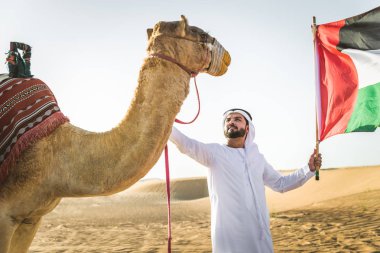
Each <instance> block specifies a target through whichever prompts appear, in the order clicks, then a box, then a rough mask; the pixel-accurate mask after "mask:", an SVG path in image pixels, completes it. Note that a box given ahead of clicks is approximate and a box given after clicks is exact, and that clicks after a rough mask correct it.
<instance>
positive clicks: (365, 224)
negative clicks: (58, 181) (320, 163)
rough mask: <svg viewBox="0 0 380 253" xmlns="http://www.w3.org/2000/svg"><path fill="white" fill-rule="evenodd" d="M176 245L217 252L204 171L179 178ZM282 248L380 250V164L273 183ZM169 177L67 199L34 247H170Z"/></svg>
mask: <svg viewBox="0 0 380 253" xmlns="http://www.w3.org/2000/svg"><path fill="white" fill-rule="evenodd" d="M171 187H172V193H171V194H172V235H173V240H172V252H211V240H210V211H209V209H210V204H209V199H208V193H207V184H206V179H205V178H187V179H177V180H173V182H172V186H171ZM267 201H268V206H269V209H270V212H271V231H272V235H273V242H274V249H275V252H380V166H375V167H360V168H359V167H357V168H345V169H335V170H334V169H332V170H324V171H322V172H321V180H320V181H319V182H316V181H315V180H314V179H312V180H310V181H309V182H308V183H307V184H306V185H304V186H303V187H301V188H299V189H296V190H294V191H291V192H288V193H284V194H279V193H274V192H273V191H271V190H269V189H268V190H267ZM166 240H167V209H166V191H165V183H164V182H163V181H161V180H146V181H142V182H139V183H137V184H135V185H134V186H133V187H131V188H129V189H128V190H126V191H124V192H121V193H119V194H116V195H113V196H109V197H95V198H80V199H64V200H63V201H62V202H61V203H60V205H59V206H58V207H57V208H56V209H55V210H54V211H53V212H51V213H50V214H48V215H47V216H45V218H44V220H43V222H42V225H41V227H40V229H39V231H38V233H37V235H36V237H35V239H34V241H33V244H32V246H31V248H30V252H33V253H35V252H49V253H51V252H67V253H68V252H110V253H111V252H167V244H166V243H167V241H166Z"/></svg>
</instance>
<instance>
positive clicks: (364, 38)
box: [337, 7, 380, 51]
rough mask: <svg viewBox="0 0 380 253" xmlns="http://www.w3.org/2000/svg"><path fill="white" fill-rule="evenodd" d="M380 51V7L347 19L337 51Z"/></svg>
mask: <svg viewBox="0 0 380 253" xmlns="http://www.w3.org/2000/svg"><path fill="white" fill-rule="evenodd" d="M347 48H351V49H360V50H375V49H380V7H377V8H375V9H373V10H370V11H368V12H366V13H363V14H360V15H357V16H354V17H351V18H347V19H346V24H345V25H344V26H343V27H342V28H341V29H340V31H339V44H338V45H337V49H338V50H339V51H341V50H343V49H347Z"/></svg>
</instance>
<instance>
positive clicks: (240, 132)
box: [224, 128, 246, 139]
mask: <svg viewBox="0 0 380 253" xmlns="http://www.w3.org/2000/svg"><path fill="white" fill-rule="evenodd" d="M230 129H231V128H230ZM245 133H246V131H245V129H244V128H240V129H239V130H234V131H231V132H230V131H228V129H227V130H225V131H224V136H225V137H226V138H230V139H234V138H239V137H244V136H245Z"/></svg>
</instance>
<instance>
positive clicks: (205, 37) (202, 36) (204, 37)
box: [201, 33, 207, 42]
mask: <svg viewBox="0 0 380 253" xmlns="http://www.w3.org/2000/svg"><path fill="white" fill-rule="evenodd" d="M201 40H202V42H207V34H206V33H201Z"/></svg>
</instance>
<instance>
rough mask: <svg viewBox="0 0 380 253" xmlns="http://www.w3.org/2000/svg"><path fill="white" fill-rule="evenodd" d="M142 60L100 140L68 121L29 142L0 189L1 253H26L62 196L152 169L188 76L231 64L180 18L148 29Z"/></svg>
mask: <svg viewBox="0 0 380 253" xmlns="http://www.w3.org/2000/svg"><path fill="white" fill-rule="evenodd" d="M147 33H148V47H147V53H148V56H147V57H146V58H145V60H144V63H143V65H142V67H141V70H140V73H139V78H138V86H137V88H136V92H135V96H134V98H133V100H132V103H131V105H130V107H129V109H128V112H127V114H126V116H125V118H124V119H123V120H122V121H121V123H120V124H119V125H118V126H117V127H115V128H113V129H112V130H110V131H107V132H103V133H95V132H89V131H86V130H83V129H80V128H78V127H76V126H74V125H72V124H70V123H69V122H66V123H64V124H62V125H60V126H59V127H58V128H57V129H55V130H54V132H52V133H51V134H50V135H48V136H47V137H44V138H42V139H40V140H38V141H37V142H36V143H33V144H32V145H31V146H30V147H29V148H28V149H27V150H26V151H24V152H23V153H22V154H21V156H20V157H19V158H18V160H17V162H16V164H15V165H14V166H13V167H12V168H11V169H10V170H9V175H8V177H7V179H6V180H5V182H4V183H3V184H2V185H0V253H24V252H27V251H28V249H29V247H30V245H31V243H32V240H33V238H34V236H35V234H36V232H37V230H38V227H39V225H40V223H41V219H42V217H43V216H44V215H46V214H47V213H49V212H51V211H52V210H53V209H54V208H55V207H56V206H57V205H58V204H59V202H60V201H61V199H62V198H64V197H89V196H107V195H111V194H114V193H117V192H120V191H122V190H125V189H127V188H128V187H130V186H131V185H133V184H134V183H136V182H137V181H138V180H139V179H141V178H142V177H144V176H145V175H146V173H147V172H148V171H149V170H150V169H151V168H152V167H153V165H154V164H155V163H156V162H157V160H158V159H159V157H160V155H161V153H162V151H163V149H164V147H165V145H166V143H167V140H168V138H169V135H170V133H171V128H172V125H173V123H174V120H175V117H176V115H177V114H178V112H179V111H180V108H181V105H182V103H183V101H184V100H185V98H186V96H187V94H188V92H189V82H190V78H191V75H192V72H194V73H198V72H203V73H208V74H210V75H213V76H220V75H222V74H224V73H225V72H226V71H227V68H228V65H229V64H230V61H231V58H230V56H229V54H228V52H227V51H226V50H224V48H223V47H222V46H221V45H220V44H219V43H218V42H217V40H216V39H215V38H213V37H211V36H210V35H209V34H207V33H206V32H204V31H203V30H202V29H200V28H197V27H195V26H189V25H188V22H187V20H186V18H185V17H184V16H181V20H180V21H174V22H163V21H161V22H158V23H157V24H156V25H155V26H154V28H153V29H147Z"/></svg>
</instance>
